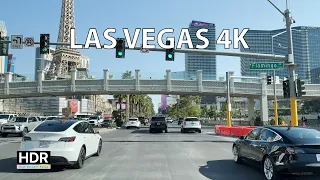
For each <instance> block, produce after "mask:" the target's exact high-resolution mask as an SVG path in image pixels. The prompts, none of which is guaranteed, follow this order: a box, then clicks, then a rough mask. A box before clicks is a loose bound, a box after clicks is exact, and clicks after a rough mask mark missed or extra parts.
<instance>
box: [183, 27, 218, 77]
mask: <svg viewBox="0 0 320 180" xmlns="http://www.w3.org/2000/svg"><path fill="white" fill-rule="evenodd" d="M202 28H206V29H208V32H207V33H201V35H202V36H204V37H206V38H207V39H208V40H209V46H208V47H207V48H206V49H208V50H216V26H215V24H212V23H207V22H200V21H192V22H191V23H190V24H189V32H190V36H191V40H192V43H193V46H194V47H195V46H196V45H197V44H199V45H202V44H203V41H201V40H199V39H198V38H197V36H196V32H197V31H198V30H199V29H202ZM186 48H188V46H186ZM197 70H202V73H203V80H216V75H217V63H216V56H215V55H201V54H185V71H186V78H187V79H193V78H195V77H196V73H197Z"/></svg>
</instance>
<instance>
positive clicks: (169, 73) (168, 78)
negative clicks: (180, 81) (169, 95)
mask: <svg viewBox="0 0 320 180" xmlns="http://www.w3.org/2000/svg"><path fill="white" fill-rule="evenodd" d="M166 72H167V76H166V77H167V92H171V70H170V69H167V70H166Z"/></svg>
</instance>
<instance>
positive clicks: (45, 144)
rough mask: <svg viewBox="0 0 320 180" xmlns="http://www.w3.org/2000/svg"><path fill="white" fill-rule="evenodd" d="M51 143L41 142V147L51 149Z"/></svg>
mask: <svg viewBox="0 0 320 180" xmlns="http://www.w3.org/2000/svg"><path fill="white" fill-rule="evenodd" d="M49 144H50V142H49V141H40V144H39V147H40V148H47V147H49Z"/></svg>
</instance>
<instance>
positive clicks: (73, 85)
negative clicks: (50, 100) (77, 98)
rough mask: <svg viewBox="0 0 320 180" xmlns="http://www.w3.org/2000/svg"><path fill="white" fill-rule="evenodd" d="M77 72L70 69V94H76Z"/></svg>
mask: <svg viewBox="0 0 320 180" xmlns="http://www.w3.org/2000/svg"><path fill="white" fill-rule="evenodd" d="M76 79H77V70H76V69H71V92H76Z"/></svg>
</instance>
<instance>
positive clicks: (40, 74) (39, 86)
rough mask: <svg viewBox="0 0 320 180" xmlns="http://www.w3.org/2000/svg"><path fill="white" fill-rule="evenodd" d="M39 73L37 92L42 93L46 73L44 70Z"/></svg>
mask: <svg viewBox="0 0 320 180" xmlns="http://www.w3.org/2000/svg"><path fill="white" fill-rule="evenodd" d="M37 73H38V78H37V81H38V87H37V91H38V93H42V81H43V80H44V72H43V70H38V71H37Z"/></svg>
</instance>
